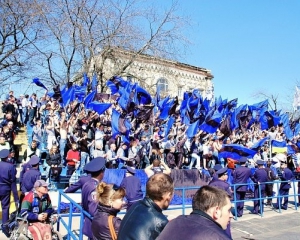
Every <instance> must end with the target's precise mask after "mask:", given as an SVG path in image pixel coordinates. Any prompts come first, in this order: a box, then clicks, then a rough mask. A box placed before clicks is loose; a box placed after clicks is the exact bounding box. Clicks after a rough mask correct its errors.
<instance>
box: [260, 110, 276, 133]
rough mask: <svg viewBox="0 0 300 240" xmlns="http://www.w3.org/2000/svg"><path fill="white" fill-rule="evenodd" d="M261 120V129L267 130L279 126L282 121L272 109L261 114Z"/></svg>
mask: <svg viewBox="0 0 300 240" xmlns="http://www.w3.org/2000/svg"><path fill="white" fill-rule="evenodd" d="M259 121H260V126H261V130H265V129H269V128H271V127H274V126H277V125H278V124H279V123H280V117H278V116H276V115H275V114H273V113H272V112H271V111H270V112H269V111H266V112H264V114H262V115H261V117H260V119H259Z"/></svg>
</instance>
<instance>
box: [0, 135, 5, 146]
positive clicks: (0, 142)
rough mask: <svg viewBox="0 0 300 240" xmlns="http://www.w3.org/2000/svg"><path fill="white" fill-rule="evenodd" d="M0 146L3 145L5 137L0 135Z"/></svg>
mask: <svg viewBox="0 0 300 240" xmlns="http://www.w3.org/2000/svg"><path fill="white" fill-rule="evenodd" d="M0 144H3V145H4V144H5V136H4V135H3V134H1V135H0Z"/></svg>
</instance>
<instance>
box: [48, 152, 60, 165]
mask: <svg viewBox="0 0 300 240" xmlns="http://www.w3.org/2000/svg"><path fill="white" fill-rule="evenodd" d="M46 162H47V164H48V165H49V166H51V165H58V166H59V165H60V163H61V156H60V153H54V154H51V155H50V154H47V157H46Z"/></svg>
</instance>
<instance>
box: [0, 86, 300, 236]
mask: <svg viewBox="0 0 300 240" xmlns="http://www.w3.org/2000/svg"><path fill="white" fill-rule="evenodd" d="M101 101H102V102H107V103H110V104H111V107H110V108H109V109H108V110H106V111H105V112H103V113H101V114H98V113H97V111H95V110H90V109H86V107H85V105H84V103H80V102H78V101H76V100H75V101H73V102H71V103H70V104H69V105H68V106H65V107H62V106H61V104H60V102H59V99H56V98H53V97H50V96H49V95H47V93H46V94H45V95H44V96H42V97H41V98H39V99H38V98H37V95H36V94H35V93H33V94H31V96H29V95H25V96H24V95H21V96H20V97H18V98H17V97H15V96H14V94H13V92H12V91H10V92H9V94H8V96H7V98H6V100H5V102H4V103H3V107H2V111H3V112H4V113H5V116H4V119H3V120H2V122H1V123H0V151H1V150H5V153H4V154H3V156H2V157H1V156H0V157H1V159H5V160H3V162H5V164H6V165H5V168H4V169H6V168H8V167H11V165H12V166H13V164H16V163H18V162H22V164H23V165H22V166H23V167H22V171H21V174H20V179H19V182H20V185H21V190H22V193H23V196H21V198H24V200H25V201H26V199H27V198H28V197H27V196H28V194H29V193H30V192H31V191H32V189H35V182H36V181H37V180H39V179H40V178H41V174H40V172H39V170H38V164H39V160H40V158H43V159H45V161H46V163H47V171H48V174H49V175H48V176H47V177H50V174H52V177H53V176H54V178H57V179H58V178H59V175H60V173H61V171H62V168H67V172H66V173H67V175H68V176H72V175H73V174H74V173H75V172H77V170H81V172H87V173H88V174H89V175H87V176H83V177H81V178H80V179H79V181H78V182H76V183H74V182H73V183H74V184H73V185H72V186H70V187H69V188H67V189H66V190H65V192H75V191H76V190H78V189H79V188H81V189H82V205H83V208H84V209H85V210H86V211H87V212H89V213H90V214H91V215H92V216H94V220H93V222H92V221H91V220H90V219H88V218H86V219H85V225H84V229H83V232H84V234H85V235H87V236H88V237H89V238H90V239H93V237H94V239H107V238H110V237H111V238H112V239H116V237H118V239H155V238H156V237H158V236H159V234H160V232H162V234H161V235H160V236H159V238H158V239H165V238H164V236H170V234H171V235H172V236H173V235H174V238H172V239H182V238H181V237H180V236H186V234H188V233H189V234H193V232H195V231H196V227H192V226H190V227H188V225H189V223H190V221H191V220H193V219H197V218H198V217H199V216H200V217H201V219H202V220H199V224H203V225H205V224H208V225H209V226H210V225H211V224H215V225H213V226H214V227H216V228H217V229H218V231H216V232H215V233H214V234H215V236H216V238H212V239H227V238H230V237H231V235H230V227H228V226H230V225H229V224H228V223H229V222H230V219H231V218H232V215H231V213H230V214H229V213H227V212H230V208H229V205H230V201H229V200H230V199H231V200H233V194H235V196H236V200H237V201H240V202H238V203H237V209H238V213H237V217H242V215H243V209H244V202H243V200H244V199H245V195H246V192H247V191H248V187H247V184H248V179H251V180H252V181H253V183H254V189H253V191H254V198H258V196H264V195H266V196H268V200H267V204H271V203H272V196H273V185H272V184H270V183H268V184H265V182H272V181H273V180H275V179H279V178H281V180H284V181H291V180H293V179H294V175H293V172H292V171H294V170H295V169H297V167H298V159H299V153H298V151H295V152H293V153H291V154H288V153H287V152H285V153H276V152H274V151H273V152H272V150H271V149H270V147H271V146H270V142H271V141H272V140H277V141H283V140H286V138H285V134H284V127H283V125H282V124H278V125H277V126H272V127H270V128H269V129H266V130H261V129H260V128H259V124H255V123H254V124H253V125H252V126H251V127H249V128H247V129H240V128H236V129H235V130H233V131H232V133H231V134H230V135H226V134H224V133H222V131H220V129H217V130H216V131H215V133H207V132H205V131H203V130H199V131H197V132H196V133H195V134H194V136H192V137H189V136H188V135H187V130H188V126H187V125H186V124H184V122H183V120H182V118H181V117H180V115H179V114H178V115H176V114H175V115H174V118H175V121H174V123H173V124H172V126H167V121H163V120H161V119H159V118H158V115H157V114H154V115H153V116H152V117H151V121H150V120H149V121H148V120H147V121H138V120H137V119H131V129H130V131H129V139H124V136H122V134H117V135H113V134H112V125H113V123H112V121H113V119H112V117H111V116H112V111H113V109H117V110H120V111H121V109H120V106H119V105H118V104H117V102H116V100H115V99H114V98H108V99H106V100H105V99H101ZM23 126H24V127H25V128H27V130H29V129H32V136H30V138H29V139H28V147H27V149H26V151H25V153H24V155H23V159H21V160H20V159H19V152H18V147H17V146H16V145H14V139H15V137H16V134H18V131H19V128H20V127H23ZM166 128H168V131H165V129H166ZM120 132H122V131H120ZM266 137H267V138H268V141H266V143H265V144H263V145H262V146H259V147H258V148H255V149H252V150H253V151H255V152H256V153H255V154H254V155H253V156H248V157H247V158H245V157H241V158H239V159H234V158H231V157H224V155H222V154H221V153H222V152H223V151H224V145H228V144H236V145H240V146H243V147H246V148H248V149H251V148H252V146H254V145H255V144H256V143H258V142H259V141H260V140H262V139H264V138H266ZM293 141H294V142H296V141H297V137H296V138H295V139H294V140H293ZM293 141H288V144H291V145H293V146H296V145H295V144H294V142H293ZM7 151H9V154H7V156H5V155H6V153H7ZM8 163H9V165H7V164H8ZM0 164H2V163H0ZM106 168H109V169H126V177H125V178H124V180H123V182H122V184H121V186H114V184H110V183H105V182H101V180H102V179H103V175H104V170H105V169H106ZM255 168H256V171H251V169H255ZM135 169H144V170H145V173H146V174H147V176H148V177H149V180H148V182H147V186H146V197H145V198H143V194H142V192H141V190H140V189H141V188H140V183H139V182H138V180H136V179H134V173H135ZM173 169H197V170H199V171H200V172H201V174H206V173H207V174H209V179H210V180H211V181H210V183H209V185H210V186H212V187H202V188H201V189H200V190H199V191H198V192H197V193H196V194H195V196H194V199H193V212H192V214H191V215H190V216H189V217H183V218H180V217H179V218H178V219H177V220H176V221H172V223H168V224H167V222H168V221H167V219H166V218H165V217H164V216H163V215H162V213H161V211H162V210H163V209H165V208H167V207H168V205H169V203H170V201H171V199H172V197H173V193H174V190H173V187H174V186H173V181H172V179H171V178H170V177H169V175H170V174H171V172H172V170H173ZM0 170H1V171H4V170H3V169H2V167H1V168H0ZM1 171H0V177H2V178H3V176H4V175H5V174H6V173H4V172H3V173H2V172H1ZM13 171H15V168H14V170H13ZM2 175H3V176H2ZM12 175H14V177H11V179H10V182H11V184H12V185H11V186H13V187H10V188H9V189H5V191H4V190H3V189H2V186H1V187H0V198H1V204H2V208H3V206H8V205H9V204H8V203H7V191H11V190H13V191H15V190H14V189H15V187H14V185H13V184H15V183H16V179H15V172H13V173H12ZM130 177H131V178H130ZM229 178H230V179H231V182H229ZM0 180H1V179H0ZM1 181H2V180H1ZM1 181H0V182H1ZM228 182H229V183H228ZM230 183H231V184H240V186H237V187H235V188H234V189H233V188H232V187H231V186H230ZM42 185H43V186H44V185H45V184H44V183H43V184H42ZM42 185H41V186H39V187H43V186H42ZM45 186H46V185H45ZM258 186H259V187H258ZM290 187H291V184H290V183H289V182H286V183H282V184H281V186H280V192H279V194H280V195H281V196H284V195H287V194H288V191H289V188H290ZM215 188H216V189H215ZM218 189H222V191H220V190H218ZM2 190H3V192H2ZM158 190H159V191H158ZM132 193H134V194H132ZM5 196H6V197H5ZM125 196H126V199H127V214H126V215H125V217H124V219H123V220H122V221H121V220H120V219H119V218H117V217H116V214H117V212H118V211H119V210H120V209H121V208H122V206H123V198H124V197H125ZM207 197H211V198H212V199H214V200H212V201H211V202H210V203H209V204H208V205H205V204H203V203H202V200H203V199H206V198H207ZM24 200H23V201H24ZM15 201H16V202H18V197H17V196H16V198H15ZM287 203H288V200H287V197H285V198H284V202H283V204H281V198H278V201H277V203H276V204H275V207H276V208H281V209H287ZM22 205H23V204H22ZM149 208H150V209H151V210H149ZM227 208H228V209H227ZM7 209H8V208H3V213H2V215H3V218H2V219H3V223H5V221H7V219H8V211H7ZM145 209H148V210H147V211H146V210H145ZM143 212H148V214H150V216H148V215H147V218H148V219H153V221H151V220H149V222H148V225H147V224H146V223H144V224H143V225H141V228H140V229H139V228H138V227H136V226H138V225H139V223H138V222H137V223H135V224H134V226H135V227H136V228H135V229H131V228H132V226H133V225H132V221H134V220H135V221H140V219H141V218H140V217H138V216H139V214H142V213H143ZM262 212H263V209H260V204H259V201H254V208H253V211H252V213H254V214H261V213H262ZM104 215H105V217H104ZM111 215H112V216H113V217H112V218H111V217H110V216H111ZM145 216H146V215H145ZM38 217H39V215H38ZM193 221H194V220H193ZM195 221H198V220H195ZM129 223H130V224H129ZM101 224H102V225H103V224H104V225H105V226H104V227H103V226H101ZM107 224H109V226H108V225H107ZM155 224H157V225H155ZM150 225H151V226H150ZM166 225H167V227H166V228H165V230H163V229H164V227H165V226H166ZM185 226H186V227H185ZM211 227H212V226H211ZM214 227H212V228H214ZM145 228H149V232H147V231H145ZM228 228H229V229H228ZM99 229H105V231H101V232H99ZM189 229H193V231H190V230H189ZM222 229H223V230H226V231H223V230H222ZM108 230H109V232H108ZM197 231H199V234H200V232H201V231H202V230H200V228H198V229H197ZM197 231H196V232H197ZM128 234H134V235H135V236H141V237H131V236H129V235H128ZM164 234H166V235H164ZM180 234H181V235H180ZM202 234H211V232H210V231H209V230H207V232H202ZM224 234H226V235H224ZM109 236H110V237H109ZM112 236H114V237H112ZM176 236H177V238H176ZM190 239H192V238H190Z"/></svg>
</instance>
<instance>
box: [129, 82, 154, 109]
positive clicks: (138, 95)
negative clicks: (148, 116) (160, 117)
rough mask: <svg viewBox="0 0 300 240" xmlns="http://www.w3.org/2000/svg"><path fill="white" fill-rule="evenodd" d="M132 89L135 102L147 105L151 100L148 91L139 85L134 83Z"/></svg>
mask: <svg viewBox="0 0 300 240" xmlns="http://www.w3.org/2000/svg"><path fill="white" fill-rule="evenodd" d="M133 90H134V92H135V94H134V102H135V104H143V105H147V104H150V103H151V102H152V98H151V95H150V93H148V92H147V91H146V90H145V89H144V88H141V87H140V86H139V85H137V84H135V85H134V87H133Z"/></svg>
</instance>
